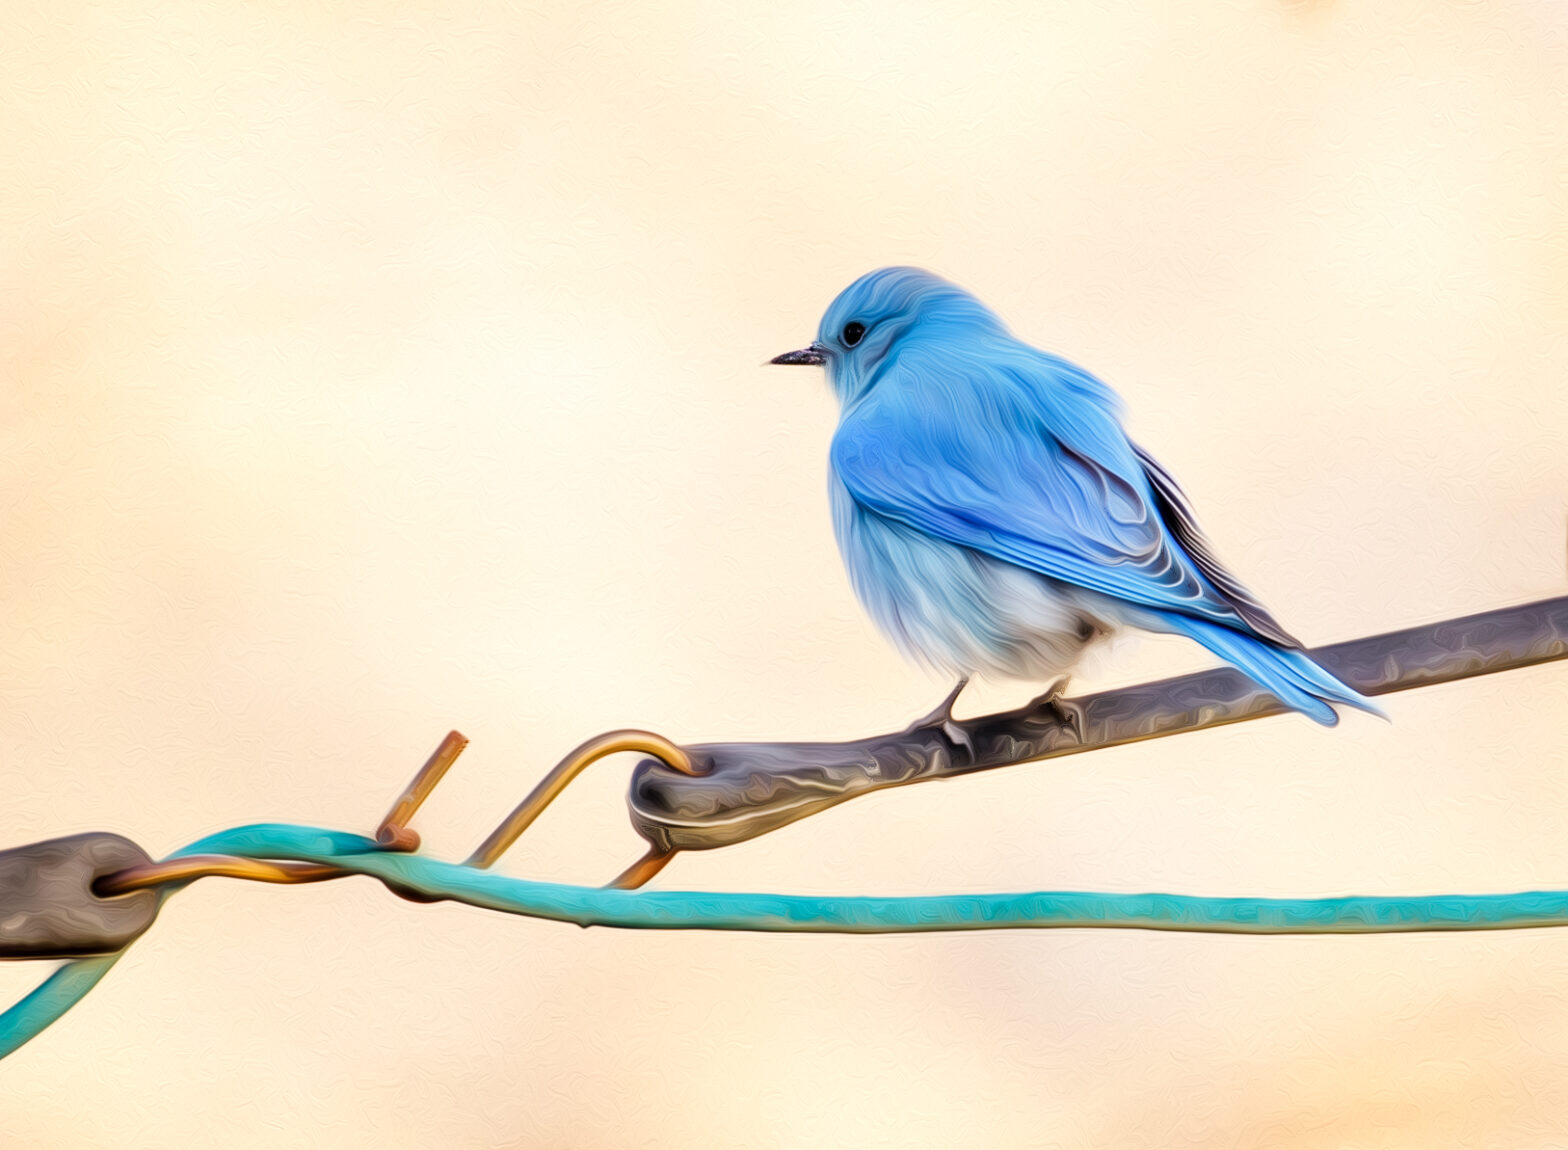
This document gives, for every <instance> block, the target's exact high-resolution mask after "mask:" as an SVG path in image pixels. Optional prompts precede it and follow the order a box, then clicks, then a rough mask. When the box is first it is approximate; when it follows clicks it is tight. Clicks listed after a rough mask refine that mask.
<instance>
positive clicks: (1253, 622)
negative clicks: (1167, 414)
mask: <svg viewBox="0 0 1568 1150" xmlns="http://www.w3.org/2000/svg"><path fill="white" fill-rule="evenodd" d="M1132 449H1133V451H1134V453H1135V454H1136V455H1137V456H1138V462H1139V463H1141V464H1142V465H1143V473H1144V475H1146V476H1147V477H1148V480H1149V486H1150V487H1152V488H1153V489H1154V502H1155V507H1156V509H1157V510H1158V511H1159V513H1160V518H1161V519H1163V520H1164V521H1165V526H1166V528H1167V529H1168V530H1169V531H1170V533H1171V535H1172V537H1173V538H1175V540H1176V542H1177V543H1179V544H1180V545H1181V549H1182V550H1183V551H1185V552H1186V553H1187V555H1188V556H1189V557H1190V558H1191V559H1192V561H1193V563H1194V564H1196V565H1197V568H1198V570H1199V571H1201V572H1202V573H1203V577H1204V578H1205V579H1207V580H1208V581H1209V582H1210V583H1211V584H1212V585H1213V586H1214V589H1215V590H1216V591H1217V592H1219V594H1220V597H1221V598H1222V599H1224V600H1225V602H1226V603H1228V604H1230V606H1231V607H1233V608H1235V611H1236V614H1238V615H1240V616H1241V617H1242V619H1243V620H1245V621H1246V623H1247V625H1248V626H1250V627H1251V628H1252V629H1253V630H1254V631H1256V632H1257V633H1258V635H1260V636H1261V637H1262V638H1264V639H1267V640H1269V641H1270V642H1271V643H1278V644H1279V645H1280V646H1281V647H1291V648H1296V649H1298V650H1299V649H1300V647H1301V642H1300V641H1299V640H1298V639H1296V637H1295V636H1293V635H1292V634H1291V633H1290V632H1289V631H1287V630H1285V628H1283V627H1281V626H1280V625H1279V621H1278V620H1277V619H1275V618H1274V616H1273V615H1271V614H1269V611H1268V608H1266V607H1264V606H1263V604H1262V603H1259V602H1258V601H1257V600H1256V599H1254V598H1253V597H1252V592H1250V591H1248V590H1247V589H1246V588H1245V587H1243V586H1242V585H1241V584H1240V583H1239V582H1238V581H1237V580H1236V577H1235V576H1234V575H1232V574H1231V573H1230V572H1229V571H1227V570H1225V568H1224V567H1223V566H1222V565H1221V564H1220V561H1219V560H1218V559H1216V558H1215V557H1214V552H1213V550H1212V549H1211V548H1210V547H1209V541H1208V538H1207V537H1206V536H1205V535H1204V534H1203V532H1202V531H1201V530H1199V529H1198V520H1197V516H1195V515H1194V514H1193V511H1192V504H1190V503H1188V502H1187V497H1186V495H1184V494H1183V493H1182V490H1181V488H1180V487H1178V486H1177V485H1176V480H1175V479H1173V478H1171V474H1170V472H1168V471H1166V470H1165V468H1163V467H1161V466H1160V465H1159V463H1158V462H1156V461H1155V459H1154V458H1153V457H1152V456H1151V455H1149V453H1148V452H1146V451H1144V450H1143V448H1141V447H1139V446H1138V445H1137V444H1133V445H1132Z"/></svg>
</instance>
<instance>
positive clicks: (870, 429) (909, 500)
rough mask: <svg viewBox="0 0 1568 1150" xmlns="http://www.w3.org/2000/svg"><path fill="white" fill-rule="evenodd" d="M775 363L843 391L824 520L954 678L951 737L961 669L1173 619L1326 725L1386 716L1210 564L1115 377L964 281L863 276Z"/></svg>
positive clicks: (945, 718) (1052, 669)
mask: <svg viewBox="0 0 1568 1150" xmlns="http://www.w3.org/2000/svg"><path fill="white" fill-rule="evenodd" d="M771 362H773V363H781V364H816V365H825V366H826V367H827V372H828V381H829V383H830V384H831V385H832V387H833V390H834V391H835V392H836V393H837V395H838V398H839V403H840V408H841V409H840V414H839V425H838V430H837V432H836V433H835V434H834V436H833V446H832V449H831V453H830V457H829V460H830V480H829V482H830V488H831V494H832V503H833V527H834V531H835V534H836V535H837V537H838V545H839V549H840V551H841V552H842V553H843V556H844V563H845V566H847V567H848V569H849V576H850V581H851V583H853V585H854V588H855V592H856V594H857V595H858V596H859V598H860V601H861V602H862V603H863V604H864V605H865V607H866V609H867V610H868V611H869V612H870V613H871V616H872V618H873V619H874V620H875V621H876V623H877V624H878V626H879V627H881V629H882V630H883V631H884V632H886V633H887V634H888V635H889V636H890V637H891V638H892V640H893V642H894V643H895V644H896V645H897V646H898V647H899V648H900V649H901V650H902V651H903V652H904V653H905V654H906V655H907V656H909V657H911V658H912V659H914V660H916V661H918V662H922V663H925V664H927V665H929V666H931V667H934V668H936V669H938V670H942V671H947V672H950V673H952V674H955V675H957V676H958V685H957V687H955V688H954V690H953V692H952V694H950V695H949V696H948V697H947V698H946V699H945V700H944V701H943V703H942V704H940V705H939V706H938V707H937V709H936V710H935V711H933V712H932V713H931V715H929V716H928V717H927V718H926V719H924V720H921V723H937V722H940V723H941V724H942V725H943V726H944V727H945V728H946V729H947V730H948V731H949V733H954V732H956V728H954V727H953V726H952V723H951V716H952V705H953V703H954V701H955V700H956V699H957V697H958V694H959V692H961V691H962V690H963V688H964V685H965V684H966V683H967V682H968V679H969V677H970V676H971V675H973V674H975V673H977V672H987V673H991V674H999V675H1005V676H1008V677H1013V678H1022V679H1035V680H1037V681H1047V680H1051V679H1060V678H1062V677H1064V676H1065V675H1066V674H1067V673H1068V671H1070V670H1071V668H1072V666H1073V664H1074V663H1076V662H1077V660H1078V658H1079V656H1080V655H1081V654H1082V653H1083V651H1084V648H1085V647H1087V646H1088V645H1089V644H1090V643H1091V642H1092V641H1094V640H1095V639H1096V638H1098V637H1100V636H1102V635H1104V634H1106V633H1108V632H1109V631H1111V630H1112V629H1113V628H1115V627H1117V626H1130V627H1136V628H1141V629H1143V630H1146V631H1155V632H1161V633H1165V634H1176V635H1185V636H1186V637H1187V638H1189V639H1192V640H1195V641H1196V642H1198V643H1200V644H1201V645H1202V646H1204V647H1206V648H1208V650H1210V651H1211V652H1213V653H1214V654H1215V655H1218V656H1219V657H1220V658H1221V659H1224V660H1225V661H1226V662H1228V663H1230V664H1232V665H1234V666H1235V667H1237V668H1238V669H1239V670H1241V671H1242V672H1243V673H1245V674H1246V675H1248V676H1249V677H1251V678H1252V679H1253V680H1255V681H1256V682H1257V683H1258V684H1259V685H1260V686H1262V687H1264V688H1266V689H1267V690H1268V691H1269V692H1270V693H1271V694H1273V695H1274V696H1275V697H1276V698H1278V699H1279V700H1280V702H1282V703H1284V704H1286V705H1287V706H1289V707H1293V708H1295V709H1296V710H1298V711H1301V712H1304V713H1305V714H1306V715H1308V716H1310V717H1311V718H1313V719H1315V720H1317V721H1318V722H1319V723H1323V724H1325V725H1333V724H1334V723H1335V722H1337V721H1338V716H1337V715H1336V713H1335V711H1334V708H1333V706H1332V704H1335V703H1342V704H1348V705H1350V706H1352V707H1359V708H1361V709H1362V710H1365V711H1370V712H1372V713H1373V714H1381V712H1380V711H1378V709H1377V708H1376V707H1374V706H1373V705H1372V704H1371V703H1370V702H1368V701H1367V700H1366V699H1365V698H1364V697H1363V696H1361V695H1360V694H1358V693H1357V692H1356V691H1354V690H1352V689H1351V688H1350V687H1347V686H1346V685H1345V684H1344V683H1341V682H1340V681H1339V680H1338V679H1336V678H1335V677H1334V676H1333V675H1331V674H1329V673H1328V672H1327V671H1325V670H1324V669H1323V668H1322V667H1320V666H1319V665H1318V664H1317V663H1315V662H1313V661H1312V659H1311V658H1310V657H1309V656H1308V655H1307V654H1306V653H1305V652H1304V651H1303V650H1302V649H1301V644H1300V643H1298V642H1297V641H1296V640H1295V639H1293V638H1292V637H1291V636H1290V634H1289V633H1288V632H1286V631H1285V630H1284V628H1282V627H1281V626H1280V625H1279V624H1278V623H1277V622H1276V621H1275V620H1274V617H1273V616H1272V615H1270V614H1269V612H1268V611H1267V610H1266V609H1265V608H1264V607H1263V605H1262V604H1261V603H1259V602H1258V601H1257V600H1256V599H1254V598H1253V597H1252V595H1251V594H1249V593H1248V591H1247V590H1246V589H1245V588H1244V587H1243V586H1242V585H1241V584H1240V583H1239V582H1237V580H1236V579H1235V577H1234V576H1232V575H1231V574H1230V572H1228V571H1227V570H1226V569H1225V568H1224V567H1222V566H1221V565H1220V563H1219V561H1218V560H1217V559H1216V558H1215V557H1214V553H1213V551H1212V550H1211V549H1210V547H1209V543H1208V541H1207V540H1206V539H1205V538H1204V536H1203V534H1202V533H1201V532H1200V531H1199V529H1198V525H1197V521H1196V519H1195V518H1194V516H1193V512H1192V508H1191V506H1190V505H1189V504H1188V502H1187V498H1186V496H1185V495H1183V494H1182V491H1181V489H1180V488H1179V487H1177V485H1176V481H1175V480H1174V479H1172V478H1171V476H1170V474H1169V472H1167V471H1166V470H1165V469H1164V468H1162V467H1161V466H1160V465H1159V464H1158V463H1156V462H1155V461H1154V459H1152V458H1151V457H1150V456H1149V455H1148V453H1147V452H1145V451H1143V450H1142V449H1141V448H1139V447H1138V446H1137V445H1136V444H1134V443H1132V442H1131V441H1130V440H1128V438H1127V434H1126V432H1125V431H1123V430H1122V426H1121V420H1120V411H1119V404H1118V401H1117V399H1116V396H1115V394H1114V393H1113V392H1112V391H1111V390H1110V388H1108V387H1107V386H1106V385H1105V384H1103V383H1101V382H1100V381H1099V380H1098V379H1096V378H1094V376H1092V375H1090V374H1089V373H1088V372H1086V371H1084V370H1083V369H1082V368H1079V367H1076V366H1074V365H1073V364H1071V363H1068V362H1067V361H1066V360H1064V359H1060V358H1058V357H1057V356H1054V355H1050V354H1048V353H1046V352H1043V351H1040V350H1038V349H1036V348H1033V347H1030V346H1029V345H1028V344H1025V343H1023V342H1021V341H1019V340H1018V339H1016V338H1014V337H1013V335H1012V334H1011V333H1010V332H1009V331H1008V330H1007V328H1006V327H1004V326H1003V324H1002V322H1001V320H999V319H998V318H997V317H996V315H995V314H993V313H992V312H991V310H990V309H989V308H987V307H986V306H985V305H984V304H982V303H981V302H980V301H979V300H977V299H975V297H974V296H972V295H970V294H969V293H968V292H966V291H964V290H963V289H962V288H960V287H958V286H956V285H955V284H952V283H949V282H948V281H946V280H944V279H942V278H940V277H938V276H935V275H932V274H931V273H930V272H926V271H922V270H920V269H919V268H883V269H881V270H880V271H874V272H871V273H869V274H867V275H864V276H862V277H861V278H860V279H858V280H856V281H855V282H854V283H852V284H850V286H849V287H847V288H846V289H844V291H843V292H842V293H841V294H840V295H839V297H838V298H837V299H835V300H834V301H833V303H832V305H831V306H829V308H828V310H827V314H825V315H824V316H823V317H822V323H821V326H820V327H819V329H818V332H817V339H816V342H814V343H812V344H811V345H810V346H809V347H805V348H802V349H801V350H799V351H792V352H786V353H785V354H784V355H781V356H778V357H777V358H775V359H773V360H772V361H771ZM1063 681H1065V680H1063ZM1059 690H1060V683H1058V685H1057V688H1056V690H1055V691H1052V692H1048V693H1047V695H1048V696H1049V697H1054V694H1055V693H1056V692H1059Z"/></svg>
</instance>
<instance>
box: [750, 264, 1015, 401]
mask: <svg viewBox="0 0 1568 1150" xmlns="http://www.w3.org/2000/svg"><path fill="white" fill-rule="evenodd" d="M1006 331H1007V329H1006V328H1004V327H1003V326H1002V322H1001V320H999V319H997V318H996V316H995V315H994V314H993V313H992V312H991V310H990V309H989V308H987V307H986V306H985V305H984V304H983V303H981V302H980V301H979V300H977V299H975V297H974V296H972V295H970V294H969V293H968V292H966V291H965V290H964V289H963V288H961V287H959V286H958V285H957V284H953V283H949V282H948V281H947V280H945V279H943V278H942V277H941V276H937V275H932V274H931V273H930V272H928V271H923V270H921V269H920V268H881V269H879V270H877V271H874V272H867V273H866V274H865V275H863V276H861V277H860V278H859V279H858V280H856V281H855V282H854V283H852V284H850V285H849V286H848V287H847V288H845V289H844V290H843V291H842V292H840V293H839V295H838V298H837V299H835V300H834V301H833V302H832V303H831V304H829V305H828V310H827V313H826V314H825V315H824V316H823V317H822V324H821V326H820V327H818V328H817V338H816V342H814V343H812V344H811V345H809V346H807V347H803V348H801V349H800V350H799V351H787V352H785V353H784V354H783V355H780V356H776V357H774V358H773V359H771V360H769V361H768V362H770V363H783V364H816V365H822V366H825V367H826V368H827V369H828V382H830V383H831V384H832V385H833V390H834V391H836V392H837V393H838V396H839V399H840V400H841V401H842V402H844V403H848V402H849V401H851V400H853V399H855V398H858V397H859V396H860V395H861V394H863V393H864V392H865V390H866V389H867V388H869V387H870V386H871V384H872V383H873V382H874V381H875V378H876V372H877V368H878V367H879V366H880V365H881V364H882V363H883V362H884V361H885V360H886V359H887V357H888V354H889V353H890V352H892V351H893V350H894V349H895V348H897V347H899V346H900V345H901V344H903V342H904V341H906V340H911V339H916V338H923V337H925V336H933V337H936V338H950V339H952V340H955V341H959V342H958V343H957V346H959V347H962V346H963V344H962V341H964V340H967V339H973V338H975V337H983V336H996V335H1005V334H1006Z"/></svg>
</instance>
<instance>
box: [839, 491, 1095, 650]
mask: <svg viewBox="0 0 1568 1150" xmlns="http://www.w3.org/2000/svg"><path fill="white" fill-rule="evenodd" d="M830 491H831V497H832V501H833V529H834V533H835V534H836V535H837V536H838V545H839V551H840V552H841V553H842V554H843V556H844V565H845V566H846V567H847V568H848V569H849V578H850V582H851V583H852V584H853V585H854V588H855V594H856V595H857V596H858V597H859V598H860V601H861V603H862V604H864V605H865V608H866V610H867V611H868V612H869V613H870V614H871V617H872V619H873V620H875V621H876V624H877V626H879V627H880V628H881V629H882V631H883V632H884V633H886V634H887V636H888V637H889V638H891V639H892V640H893V642H894V644H896V645H897V646H898V648H899V649H900V650H901V651H903V652H904V654H905V655H906V656H908V657H909V658H911V659H913V660H915V661H916V662H920V663H924V664H926V665H927V666H930V667H934V668H936V669H937V670H940V671H945V672H948V673H950V674H954V675H959V676H967V675H971V674H975V673H989V674H994V675H1004V676H1008V677H1011V678H1018V679H1035V680H1041V681H1044V680H1047V679H1052V678H1056V677H1057V676H1060V675H1064V674H1066V673H1067V672H1068V671H1070V670H1071V669H1072V667H1073V665H1074V664H1075V663H1076V662H1077V661H1078V658H1079V656H1080V655H1081V654H1082V653H1083V649H1084V648H1085V647H1086V646H1087V645H1088V644H1089V643H1090V642H1091V641H1092V640H1094V639H1095V638H1096V637H1097V636H1099V635H1101V634H1103V633H1104V632H1105V631H1107V630H1108V629H1109V626H1110V624H1109V622H1108V621H1107V620H1106V619H1104V618H1103V617H1102V616H1101V615H1099V614H1095V613H1091V611H1090V609H1089V607H1088V605H1087V604H1086V603H1085V602H1083V599H1082V597H1080V595H1079V594H1078V593H1077V591H1076V589H1075V588H1071V587H1069V586H1067V585H1066V584H1063V583H1060V582H1058V581H1057V580H1054V579H1051V578H1049V577H1048V576H1045V575H1041V574H1039V573H1038V572H1034V571H1030V570H1027V569H1026V568H1023V567H1019V566H1017V565H1016V564H1012V563H1006V562H1003V561H1002V560H1000V559H993V558H991V557H990V556H989V555H985V554H983V553H981V552H979V551H974V550H971V549H970V548H967V547H960V546H958V545H956V544H953V543H947V542H945V541H943V540H940V539H936V538H934V537H933V536H930V535H927V534H925V533H924V532H921V531H916V530H914V529H913V528H911V527H906V526H904V525H903V524H901V523H898V522H896V521H895V520H892V519H887V518H885V517H883V516H881V515H878V514H876V513H875V512H874V511H870V510H867V509H866V508H865V507H862V506H861V505H860V504H858V503H856V502H855V499H854V496H852V495H851V494H850V493H849V491H848V489H847V488H845V486H844V485H843V484H842V483H840V482H839V481H838V478H837V476H834V477H832V478H831V480H830Z"/></svg>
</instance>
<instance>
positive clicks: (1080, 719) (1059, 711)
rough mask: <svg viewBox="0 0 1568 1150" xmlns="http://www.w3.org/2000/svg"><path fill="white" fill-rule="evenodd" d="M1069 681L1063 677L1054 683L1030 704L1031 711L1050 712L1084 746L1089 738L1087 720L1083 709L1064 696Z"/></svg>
mask: <svg viewBox="0 0 1568 1150" xmlns="http://www.w3.org/2000/svg"><path fill="white" fill-rule="evenodd" d="M1067 680H1068V677H1067V676H1066V675H1063V676H1062V677H1061V678H1060V679H1058V680H1056V682H1054V683H1052V684H1051V685H1050V686H1049V687H1047V688H1046V689H1045V690H1044V691H1043V692H1041V694H1040V695H1038V696H1037V697H1036V698H1035V700H1034V701H1033V702H1032V703H1030V704H1029V709H1030V710H1031V711H1035V710H1045V711H1050V712H1051V714H1052V715H1054V716H1055V717H1056V721H1057V723H1059V724H1060V725H1061V726H1063V727H1066V728H1067V729H1068V730H1070V731H1072V733H1073V740H1074V741H1075V742H1077V743H1078V744H1079V745H1080V746H1082V745H1083V743H1084V742H1085V741H1086V739H1087V737H1088V736H1087V732H1086V730H1085V723H1086V719H1085V716H1084V712H1083V707H1082V706H1080V705H1079V704H1078V703H1075V702H1073V701H1072V700H1071V699H1067V698H1064V697H1063V695H1062V692H1064V691H1066V690H1067Z"/></svg>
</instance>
